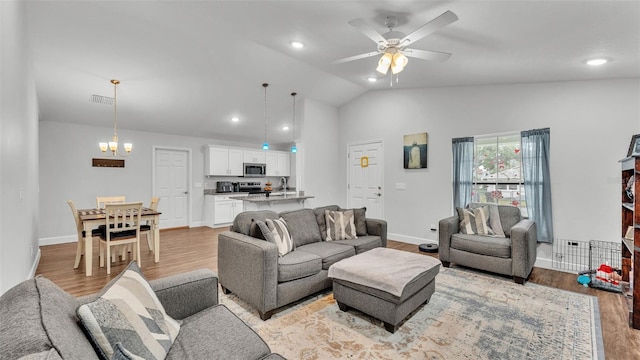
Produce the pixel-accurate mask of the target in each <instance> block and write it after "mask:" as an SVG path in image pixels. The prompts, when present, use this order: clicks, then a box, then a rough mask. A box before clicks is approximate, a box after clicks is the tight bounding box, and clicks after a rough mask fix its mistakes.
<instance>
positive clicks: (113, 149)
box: [99, 79, 133, 157]
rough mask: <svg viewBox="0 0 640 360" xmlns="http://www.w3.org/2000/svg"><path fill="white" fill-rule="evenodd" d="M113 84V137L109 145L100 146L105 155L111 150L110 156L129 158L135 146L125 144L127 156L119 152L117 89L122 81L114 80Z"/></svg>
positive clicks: (104, 143)
mask: <svg viewBox="0 0 640 360" xmlns="http://www.w3.org/2000/svg"><path fill="white" fill-rule="evenodd" d="M111 83H112V84H113V137H112V138H111V141H109V142H108V143H106V142H101V143H99V146H100V150H101V151H102V152H103V153H105V154H107V149H109V150H110V151H111V154H110V155H111V156H118V155H119V156H121V157H127V156H129V154H131V149H132V148H133V144H131V143H124V145H123V146H124V151H125V154H121V153H120V151H118V130H117V128H118V111H117V110H118V108H117V100H118V96H117V95H118V94H117V89H118V84H120V80H116V79H113V80H111Z"/></svg>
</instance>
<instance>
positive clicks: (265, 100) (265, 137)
mask: <svg viewBox="0 0 640 360" xmlns="http://www.w3.org/2000/svg"><path fill="white" fill-rule="evenodd" d="M267 86H269V84H267V83H264V84H262V87H263V88H264V143H263V144H262V150H269V143H268V142H267Z"/></svg>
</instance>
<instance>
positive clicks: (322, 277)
mask: <svg viewBox="0 0 640 360" xmlns="http://www.w3.org/2000/svg"><path fill="white" fill-rule="evenodd" d="M338 209H339V207H338V206H337V205H331V206H324V207H319V208H316V209H301V210H295V211H287V212H282V213H280V214H278V213H276V212H273V211H270V210H263V211H248V212H243V213H240V214H239V215H238V216H236V218H235V219H234V221H233V225H232V226H231V229H230V231H225V232H223V233H221V234H220V235H218V276H219V279H220V285H221V286H222V289H223V291H225V292H226V293H229V292H233V293H234V294H236V295H237V296H238V297H239V298H240V299H242V300H244V301H245V302H247V303H248V304H249V305H251V306H252V307H254V308H255V309H257V310H258V312H259V313H260V317H261V318H262V319H263V320H267V319H269V318H270V317H271V316H272V315H273V313H274V312H275V310H276V309H278V308H280V307H282V306H284V305H287V304H290V303H292V302H294V301H296V300H299V299H302V298H304V297H306V296H308V295H311V294H314V293H316V292H318V291H321V290H324V289H327V288H330V287H331V286H332V281H331V279H330V278H329V277H328V276H327V273H328V269H329V266H331V265H332V264H334V263H336V262H338V261H340V260H342V259H345V258H348V257H350V256H353V255H356V254H359V253H361V252H364V251H367V250H370V249H373V248H375V247H386V246H387V223H386V221H384V220H378V219H368V218H367V219H365V222H364V223H365V224H366V226H364V224H363V226H362V227H364V229H360V233H361V234H363V233H366V235H358V238H357V239H351V240H338V241H335V240H334V241H324V239H325V234H324V232H325V230H326V225H325V220H324V219H325V213H324V211H325V210H338ZM280 217H282V218H283V219H284V220H285V221H286V223H287V228H288V230H289V233H290V234H291V238H292V239H293V242H294V246H295V248H294V251H292V252H290V253H288V254H286V255H284V256H282V257H279V256H278V248H277V246H276V245H275V244H274V243H271V242H267V241H265V240H261V239H259V238H256V237H252V236H250V235H249V233H250V228H251V221H252V220H261V221H264V220H266V219H278V218H280ZM356 227H357V226H356Z"/></svg>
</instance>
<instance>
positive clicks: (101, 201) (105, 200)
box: [96, 195, 131, 262]
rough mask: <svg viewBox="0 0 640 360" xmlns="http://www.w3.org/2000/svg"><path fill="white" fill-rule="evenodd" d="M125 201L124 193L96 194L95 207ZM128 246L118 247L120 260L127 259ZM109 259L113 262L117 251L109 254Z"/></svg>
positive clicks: (100, 207) (101, 207) (99, 207)
mask: <svg viewBox="0 0 640 360" xmlns="http://www.w3.org/2000/svg"><path fill="white" fill-rule="evenodd" d="M125 202H126V197H125V196H124V195H119V196H96V207H97V208H98V209H104V207H105V205H106V204H124V203H125ZM130 250H131V249H130V246H127V247H123V248H122V249H120V251H119V252H120V258H121V259H122V260H126V259H127V252H128V251H130ZM111 256H112V259H111V261H113V262H115V261H116V259H117V256H118V252H117V251H114V252H113V254H112V255H111Z"/></svg>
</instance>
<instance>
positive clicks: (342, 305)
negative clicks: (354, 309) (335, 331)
mask: <svg viewBox="0 0 640 360" xmlns="http://www.w3.org/2000/svg"><path fill="white" fill-rule="evenodd" d="M337 303H338V308H339V309H340V310H341V311H347V310H349V306H347V305H346V304H343V303H341V302H339V301H338V302H337Z"/></svg>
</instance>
